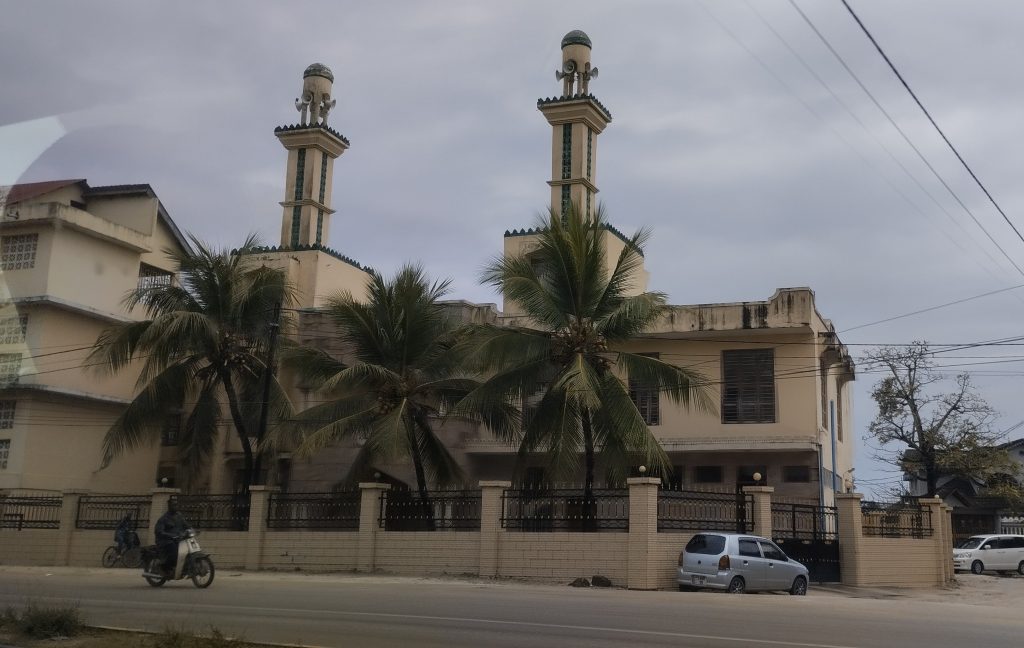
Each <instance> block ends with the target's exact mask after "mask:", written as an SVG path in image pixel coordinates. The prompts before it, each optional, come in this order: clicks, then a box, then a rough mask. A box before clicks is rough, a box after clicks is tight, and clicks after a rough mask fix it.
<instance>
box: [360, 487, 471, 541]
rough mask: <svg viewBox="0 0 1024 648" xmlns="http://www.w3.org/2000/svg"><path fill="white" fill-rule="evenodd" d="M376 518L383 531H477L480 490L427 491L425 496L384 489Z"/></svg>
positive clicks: (411, 492)
mask: <svg viewBox="0 0 1024 648" xmlns="http://www.w3.org/2000/svg"><path fill="white" fill-rule="evenodd" d="M378 521H379V523H380V528H382V529H384V530H385V531H478V530H480V491H478V490H451V491H428V492H427V498H426V499H425V500H424V499H423V498H422V497H420V494H419V493H418V492H416V491H411V490H392V491H384V492H382V493H381V495H380V518H379V519H378Z"/></svg>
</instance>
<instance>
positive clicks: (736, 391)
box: [722, 348, 778, 424]
mask: <svg viewBox="0 0 1024 648" xmlns="http://www.w3.org/2000/svg"><path fill="white" fill-rule="evenodd" d="M776 396H777V394H776V389H775V349H770V348H769V349H729V350H724V351H722V423H725V424H743V423H776V422H777V421H778V417H777V410H778V407H777V403H776Z"/></svg>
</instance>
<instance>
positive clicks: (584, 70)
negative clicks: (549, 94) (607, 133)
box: [537, 29, 612, 214]
mask: <svg viewBox="0 0 1024 648" xmlns="http://www.w3.org/2000/svg"><path fill="white" fill-rule="evenodd" d="M590 50H591V42H590V37H589V36H587V35H586V34H585V33H583V32H582V31H580V30H578V29H576V30H573V31H571V32H569V33H568V34H566V35H565V37H564V38H563V39H562V69H560V70H556V71H555V78H556V79H557V80H559V81H561V82H562V95H561V96H559V97H553V98H550V99H540V100H538V101H537V108H538V109H540V111H541V112H542V113H544V117H545V118H546V119H547V120H548V123H549V124H551V127H552V135H551V180H550V181H548V184H549V185H551V208H552V209H554V210H556V211H559V212H561V213H564V212H565V211H566V210H567V209H568V207H569V205H570V204H575V205H577V207H579V208H580V209H581V210H583V212H584V213H586V214H589V213H591V210H592V209H593V207H594V206H595V205H596V199H595V198H594V195H595V194H596V193H597V173H596V169H597V136H598V135H600V134H601V132H602V131H604V129H605V127H606V126H607V125H608V124H609V123H610V122H611V121H612V115H611V113H609V112H608V110H607V109H606V108H605V107H604V106H603V105H602V104H601V102H600V101H598V100H597V98H596V97H595V96H594V95H592V94H590V81H591V80H592V79H595V78H597V68H596V67H591V65H590Z"/></svg>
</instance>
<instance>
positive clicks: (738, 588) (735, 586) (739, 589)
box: [728, 576, 747, 594]
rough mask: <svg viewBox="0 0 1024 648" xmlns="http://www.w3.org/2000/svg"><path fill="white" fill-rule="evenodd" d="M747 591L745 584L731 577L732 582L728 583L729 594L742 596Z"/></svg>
mask: <svg viewBox="0 0 1024 648" xmlns="http://www.w3.org/2000/svg"><path fill="white" fill-rule="evenodd" d="M745 591H747V584H746V583H745V582H744V581H743V579H742V578H740V577H739V576H733V577H732V580H731V581H729V589H728V592H729V593H730V594H742V593H743V592H745Z"/></svg>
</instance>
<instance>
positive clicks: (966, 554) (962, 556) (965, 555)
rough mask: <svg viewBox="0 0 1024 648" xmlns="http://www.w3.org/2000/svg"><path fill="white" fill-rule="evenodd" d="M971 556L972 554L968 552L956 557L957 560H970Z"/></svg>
mask: <svg viewBox="0 0 1024 648" xmlns="http://www.w3.org/2000/svg"><path fill="white" fill-rule="evenodd" d="M971 555H972V554H971V552H969V551H968V552H967V553H962V554H960V555H959V556H956V557H957V558H970V557H971Z"/></svg>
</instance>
